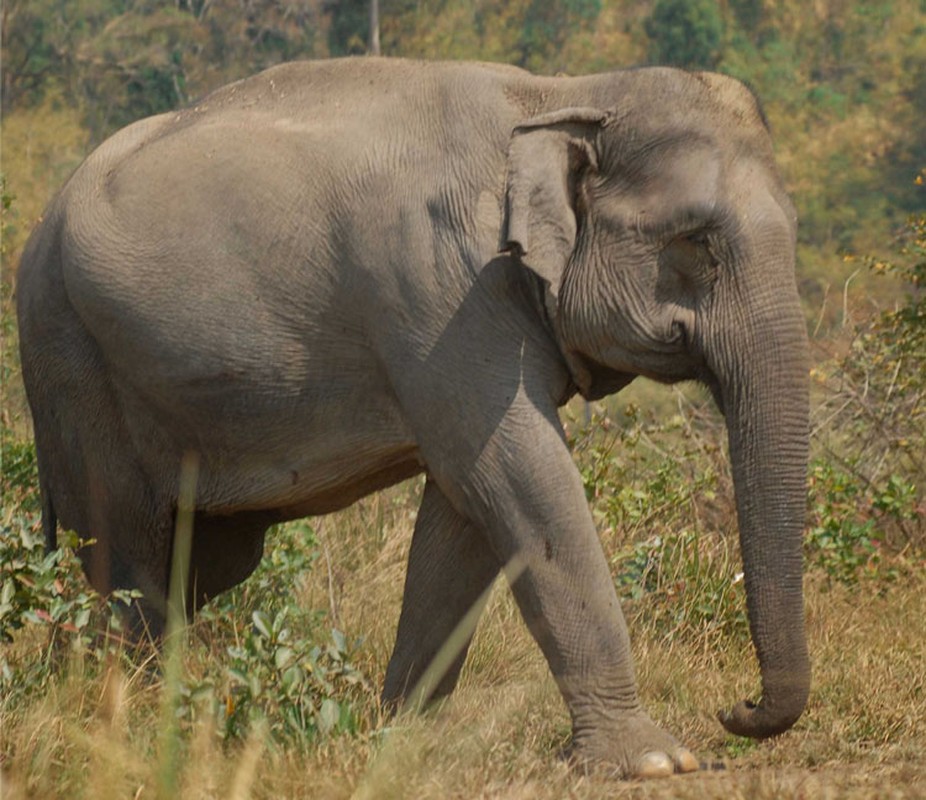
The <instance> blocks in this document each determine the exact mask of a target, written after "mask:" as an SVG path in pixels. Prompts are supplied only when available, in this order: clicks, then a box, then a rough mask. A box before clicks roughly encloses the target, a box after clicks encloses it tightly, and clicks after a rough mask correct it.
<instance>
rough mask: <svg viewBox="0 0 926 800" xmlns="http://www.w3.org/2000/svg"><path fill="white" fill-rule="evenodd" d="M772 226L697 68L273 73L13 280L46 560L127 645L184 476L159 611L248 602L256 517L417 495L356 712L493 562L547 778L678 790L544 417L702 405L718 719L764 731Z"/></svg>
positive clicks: (152, 122)
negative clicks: (733, 606) (172, 576)
mask: <svg viewBox="0 0 926 800" xmlns="http://www.w3.org/2000/svg"><path fill="white" fill-rule="evenodd" d="M795 231H796V216H795V212H794V208H793V206H792V204H791V202H790V201H789V199H788V197H787V195H786V193H785V190H784V188H783V186H782V181H781V178H780V177H779V174H778V172H777V170H776V167H775V164H774V159H773V153H772V146H771V141H770V136H769V132H768V128H767V124H766V123H765V119H764V117H763V115H762V112H761V109H760V108H759V106H758V104H757V102H756V100H755V98H754V96H753V95H752V94H751V93H750V92H749V91H748V90H747V89H746V88H744V87H743V86H742V85H741V84H739V83H738V82H736V81H734V80H732V79H729V78H725V77H722V76H719V75H714V74H709V73H687V72H683V71H679V70H673V69H661V68H652V69H638V70H629V71H617V72H613V73H609V74H602V75H592V76H586V77H556V78H550V77H536V76H533V75H530V74H528V73H526V72H524V71H521V70H519V69H516V68H511V67H504V66H497V65H488V64H469V63H422V62H412V61H401V60H388V59H387V60H379V59H372V58H361V59H347V60H334V61H326V62H318V63H292V64H285V65H281V66H278V67H275V68H273V69H270V70H268V71H266V72H263V73H261V74H259V75H257V76H255V77H252V78H250V79H247V80H243V81H240V82H237V83H233V84H231V85H229V86H226V87H224V88H222V89H219V90H218V91H216V92H214V93H212V94H210V95H209V96H207V97H205V98H204V99H203V100H202V101H201V102H199V103H198V104H196V105H194V106H193V107H190V108H187V109H185V110H182V111H178V112H172V113H168V114H163V115H160V116H156V117H153V118H150V119H146V120H143V121H140V122H138V123H135V124H133V125H131V126H129V127H128V128H126V129H124V130H122V131H121V132H119V133H117V134H116V135H114V136H113V137H112V138H111V139H109V140H108V141H106V142H105V143H104V144H103V145H102V146H100V147H99V148H98V149H97V150H96V151H95V152H94V153H93V154H92V155H91V156H90V157H89V158H88V159H87V160H86V161H85V162H84V163H83V165H82V166H81V167H79V168H78V169H77V171H76V172H75V173H74V175H73V176H72V177H71V178H70V179H69V180H68V182H67V183H66V185H65V186H64V187H63V189H62V190H61V192H60V193H59V195H58V196H57V197H56V199H55V200H54V201H53V202H52V203H51V205H50V207H49V208H48V210H47V212H46V214H45V216H44V218H43V220H42V222H41V224H40V225H39V226H38V227H37V229H36V231H35V232H34V234H33V235H32V237H31V240H30V242H29V244H28V246H27V248H26V250H25V252H24V255H23V258H22V262H21V266H20V270H19V275H18V288H17V294H18V315H19V325H20V340H21V351H22V367H23V377H24V380H25V384H26V389H27V393H28V398H29V403H30V405H31V408H32V413H33V418H34V425H35V437H36V447H37V455H38V464H39V474H40V485H41V490H42V495H43V504H44V514H43V516H44V525H45V531H46V537H47V538H48V540H49V542H50V543H52V544H53V543H54V541H55V531H56V526H57V523H58V521H60V523H61V525H62V526H64V527H65V528H67V529H72V530H74V531H76V532H77V533H78V534H79V535H80V536H81V537H83V538H84V539H93V540H95V544H93V545H92V546H89V547H86V548H84V549H83V550H82V551H81V558H82V560H83V564H84V567H85V570H86V572H87V575H88V577H89V580H90V582H91V583H92V585H93V586H94V587H95V588H96V589H98V590H100V591H103V592H105V591H107V590H110V589H112V588H114V587H134V588H138V589H140V590H141V591H142V592H143V594H144V599H143V600H142V601H141V602H140V605H139V608H138V611H137V613H138V614H139V616H140V618H142V619H144V621H145V623H146V624H147V625H148V626H149V628H150V629H151V630H152V631H154V632H155V633H158V632H159V631H160V629H161V626H162V624H163V620H164V609H165V599H164V598H165V594H166V592H167V587H168V583H169V571H170V566H169V565H170V559H171V543H172V536H173V530H174V522H175V519H174V518H175V513H176V511H175V510H176V507H177V496H178V474H179V465H180V464H181V461H182V459H183V458H184V454H186V453H190V452H193V453H196V454H198V458H199V478H198V484H197V488H196V493H195V509H196V511H195V525H194V531H195V532H194V538H193V544H192V556H191V576H190V588H189V593H190V606H191V608H195V607H197V606H199V605H201V604H202V603H203V602H205V601H206V600H207V599H208V598H210V597H212V596H214V595H215V594H217V593H218V592H222V591H223V590H225V589H228V588H229V587H231V586H234V585H235V584H237V583H239V582H240V581H242V580H244V579H245V578H246V577H247V576H248V575H249V574H250V573H251V571H252V570H253V569H254V567H255V565H256V564H257V563H258V561H259V559H260V557H261V553H262V550H263V542H264V534H265V531H266V529H267V528H268V526H270V525H271V524H273V523H275V522H278V521H282V520H289V519H293V518H298V517H304V516H307V515H318V514H325V513H327V512H331V511H334V510H336V509H340V508H343V507H345V506H347V505H349V504H350V503H352V502H354V501H355V500H357V499H358V498H360V497H363V496H364V495H366V494H369V493H370V492H374V491H376V490H379V489H382V488H384V487H387V486H389V485H391V484H395V483H396V482H398V481H402V480H404V479H406V478H409V477H410V476H413V475H416V474H419V473H422V472H425V473H426V474H427V482H426V486H425V489H424V497H423V501H422V504H421V508H420V510H419V513H418V517H417V522H416V524H415V530H414V535H413V540H412V545H411V552H410V556H409V564H408V573H407V578H406V585H405V591H404V598H403V605H402V612H401V617H400V621H399V625H398V633H397V641H396V644H395V650H394V652H393V654H392V658H391V660H390V662H389V665H388V669H387V673H386V678H385V688H384V693H383V697H384V701H386V702H400V701H401V700H402V699H403V698H405V697H406V696H407V694H408V693H409V691H410V687H412V686H414V685H415V684H416V683H417V681H418V679H419V678H420V677H421V676H422V674H423V673H424V670H425V669H426V667H427V666H428V664H429V663H430V662H431V660H432V658H433V656H434V655H435V653H436V652H437V651H438V650H439V648H440V647H441V645H442V643H443V642H444V641H445V640H446V639H447V637H448V634H449V633H450V632H451V631H452V630H453V629H454V628H455V626H456V625H457V623H458V622H460V620H461V618H462V617H463V616H464V614H466V612H467V611H468V610H469V609H470V608H471V607H472V606H473V605H474V604H475V603H477V602H478V599H479V598H480V595H481V594H482V593H483V591H484V590H485V589H486V587H487V586H488V585H489V584H490V583H491V582H492V581H493V579H494V578H495V577H496V576H497V575H498V573H499V571H500V570H501V569H502V568H503V567H504V566H505V565H506V564H508V563H509V562H511V561H512V559H515V558H516V559H517V561H518V563H519V564H520V565H521V569H520V571H519V574H518V575H517V577H516V578H514V579H513V581H512V591H513V594H514V597H515V599H516V601H517V603H518V606H519V608H520V610H521V613H522V614H523V617H524V619H525V621H526V623H527V625H528V627H529V629H530V631H531V633H532V635H533V636H534V638H535V639H536V641H537V643H538V644H539V646H540V648H541V649H542V651H543V654H544V656H545V657H546V660H547V662H548V664H549V667H550V670H551V672H552V674H553V676H554V678H555V680H556V683H557V686H558V688H559V690H560V691H561V693H562V696H563V698H564V700H565V703H566V705H567V706H568V709H569V712H570V715H571V719H572V727H573V744H572V755H573V758H574V759H575V760H576V761H578V762H580V763H586V764H588V763H597V764H604V765H608V766H610V767H611V768H612V769H613V770H615V771H616V772H619V773H620V774H623V775H661V774H669V773H672V772H673V771H689V770H692V769H695V768H697V762H696V761H695V760H694V757H693V756H692V754H691V753H690V752H689V751H688V750H686V749H684V748H683V747H681V746H680V745H679V744H678V743H677V742H676V740H675V739H674V738H673V737H671V736H670V735H669V734H667V733H665V732H663V731H662V730H661V729H660V728H659V727H657V726H656V725H655V724H654V723H653V722H652V721H651V720H650V718H649V717H648V716H647V714H646V713H645V711H644V710H643V709H642V708H641V705H640V701H639V698H638V694H637V688H636V683H635V677H634V670H633V664H632V660H631V654H630V647H629V644H628V635H627V630H626V626H625V623H624V619H623V617H622V614H621V611H620V607H619V604H618V599H617V596H616V593H615V589H614V584H613V580H612V576H611V575H610V574H609V571H608V565H607V561H606V559H605V557H604V555H603V552H602V548H601V545H600V542H599V540H598V537H597V534H596V530H595V526H594V524H593V521H592V516H591V513H590V511H589V508H588V505H587V502H586V497H585V493H584V491H583V485H582V481H581V479H580V476H579V473H578V471H577V469H576V467H575V466H574V463H573V460H572V457H571V455H570V452H569V450H568V448H567V445H566V442H565V438H564V434H563V429H562V427H561V424H560V420H559V416H558V411H557V409H558V408H559V407H560V406H562V405H563V403H565V402H566V401H567V400H568V399H569V398H570V397H572V396H574V395H575V394H576V393H580V394H581V395H582V396H584V397H585V398H588V399H594V398H600V397H602V396H604V395H607V394H609V393H612V392H615V391H617V390H619V389H620V388H622V387H624V386H625V385H626V384H628V383H629V382H630V381H632V380H633V378H634V377H635V376H638V375H643V376H647V377H649V378H653V379H656V380H658V381H662V382H666V383H671V382H676V381H684V380H695V381H700V382H701V383H703V384H705V385H706V386H707V387H709V388H710V390H711V392H712V394H713V396H714V397H715V399H716V401H717V403H718V405H719V407H720V409H721V410H722V412H723V414H724V416H725V419H726V423H727V428H728V435H729V445H730V457H731V463H732V471H733V476H734V484H735V491H736V498H737V512H738V520H739V527H740V540H741V546H742V555H743V562H744V571H745V576H746V583H745V586H746V592H747V598H748V611H749V622H750V629H751V633H752V638H753V642H754V644H755V649H756V653H757V656H758V660H759V666H760V669H761V675H762V690H761V700H760V701H758V702H755V703H753V702H748V701H746V702H741V703H739V704H738V705H736V706H735V707H734V708H733V709H732V710H731V711H729V712H726V713H723V714H721V715H720V716H721V721H722V722H723V724H724V725H725V726H726V727H727V729H728V730H730V731H732V732H734V733H737V734H741V735H746V736H753V737H757V738H763V737H769V736H774V735H776V734H779V733H781V732H783V731H785V730H787V729H788V728H789V727H790V726H791V725H792V724H793V723H794V722H795V720H797V718H798V717H799V716H800V714H801V712H802V710H803V708H804V706H805V703H806V700H807V695H808V690H809V685H810V667H809V659H808V653H807V647H806V641H805V634H804V620H803V598H802V588H801V536H802V528H803V523H804V513H805V482H806V468H807V467H806V463H807V449H808V347H807V336H806V328H805V324H804V320H803V317H802V313H801V309H800V304H799V299H798V294H797V289H796V282H795V275H794V259H795ZM464 658H465V649H464V652H463V653H461V654H460V656H459V657H458V658H457V659H456V660H455V661H454V663H453V664H452V666H451V667H450V669H449V670H448V671H447V673H446V674H445V675H444V676H443V677H442V678H441V679H440V681H439V682H437V683H436V685H434V686H433V687H431V696H432V697H440V696H443V695H446V694H448V693H449V692H451V691H452V690H453V688H454V685H455V683H456V681H457V677H458V675H459V672H460V669H461V667H462V664H463V659H464Z"/></svg>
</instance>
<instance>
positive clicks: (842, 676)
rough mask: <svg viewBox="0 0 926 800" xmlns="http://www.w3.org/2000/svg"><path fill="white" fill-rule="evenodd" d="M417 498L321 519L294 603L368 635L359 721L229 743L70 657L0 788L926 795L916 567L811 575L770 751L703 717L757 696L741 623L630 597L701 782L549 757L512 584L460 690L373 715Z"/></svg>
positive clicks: (28, 637) (5, 767)
mask: <svg viewBox="0 0 926 800" xmlns="http://www.w3.org/2000/svg"><path fill="white" fill-rule="evenodd" d="M419 494H420V481H413V482H410V483H409V484H406V485H404V486H401V487H397V488H395V489H393V490H390V491H389V492H386V493H383V494H381V495H379V496H374V497H371V498H367V499H366V500H364V501H362V502H361V503H359V504H357V505H356V506H354V507H353V508H351V509H348V510H347V511H344V512H342V513H340V514H337V515H333V516H330V517H327V518H325V519H324V520H317V521H315V523H316V527H315V530H316V537H317V541H318V544H317V550H318V553H319V555H318V559H317V561H316V562H315V564H314V567H313V568H312V569H310V570H308V571H307V572H306V573H305V575H304V576H302V577H301V578H300V583H299V586H298V591H297V592H296V595H297V600H298V602H299V603H300V604H302V605H304V606H305V607H307V608H315V609H325V610H326V617H325V622H324V624H325V625H327V626H331V627H338V628H339V629H340V630H342V631H344V633H345V634H346V636H347V638H348V639H351V640H353V639H356V638H357V637H361V636H362V637H364V638H363V641H362V644H360V646H359V647H358V648H357V649H355V650H354V651H353V653H352V660H353V663H354V665H355V666H356V667H358V668H359V670H360V671H361V672H362V673H364V674H365V675H366V676H367V677H368V679H369V680H368V684H363V685H361V686H360V687H359V688H356V689H355V691H354V700H353V702H354V705H355V708H356V709H357V710H358V714H359V722H358V724H357V726H356V732H355V733H353V734H351V735H337V736H331V737H327V738H324V737H323V738H322V739H321V740H320V741H317V742H313V743H310V744H304V745H302V746H287V745H281V744H279V743H274V742H273V740H272V738H271V737H270V736H269V735H268V734H267V730H266V727H265V726H263V725H261V724H260V723H258V724H255V725H252V726H251V727H250V730H249V732H247V733H246V734H245V735H243V736H241V737H238V738H236V739H233V740H228V739H226V740H223V739H222V737H221V736H219V735H218V731H217V730H216V723H215V721H214V717H212V716H210V715H203V716H202V717H200V718H198V719H193V720H192V721H190V720H187V721H186V722H185V723H184V725H183V726H182V727H181V728H176V726H175V727H171V725H172V723H171V722H170V720H169V718H168V717H165V714H164V711H163V708H164V702H165V701H164V696H165V682H166V680H167V679H166V678H165V677H164V676H165V672H164V671H163V670H162V671H157V670H153V669H152V668H151V665H150V663H148V664H145V663H139V660H138V659H137V658H136V659H135V661H133V662H130V661H127V660H126V659H122V660H119V659H113V660H112V661H111V662H110V666H109V668H108V669H106V668H99V665H97V667H98V668H93V667H92V666H88V665H87V662H86V659H85V660H84V662H83V665H82V662H81V660H80V659H74V658H72V659H71V661H70V662H69V663H64V664H63V665H61V666H59V667H57V668H56V669H57V670H58V671H59V675H58V677H57V678H56V679H55V680H52V681H49V682H48V688H47V689H46V690H44V691H43V692H42V693H40V694H39V695H38V696H34V697H32V698H30V699H29V700H27V701H19V702H15V703H13V702H7V701H6V700H4V702H3V703H2V704H0V759H2V760H0V781H2V782H0V796H2V798H3V800H21V799H22V798H69V800H70V799H71V798H82V797H86V798H93V799H94V800H107V799H108V798H161V797H170V796H176V797H183V798H249V797H250V798H283V797H285V798H348V797H356V798H479V797H491V798H564V797H569V798H598V797H608V798H613V797H628V798H724V800H727V799H728V798H749V799H750V800H762V799H763V798H767V799H771V798H781V797H794V798H866V800H867V798H920V797H926V674H924V673H926V670H924V654H926V571H924V569H923V567H922V563H916V562H915V561H909V560H908V561H906V562H903V568H902V569H901V570H900V572H899V574H898V576H897V577H896V578H895V579H894V580H893V581H892V582H889V583H885V582H883V581H878V580H875V579H865V578H862V579H860V580H859V581H858V582H855V583H851V584H844V583H842V582H840V581H834V580H831V578H830V577H829V576H827V575H826V574H824V573H822V572H821V571H819V570H812V571H809V572H808V577H807V581H806V590H807V620H808V632H809V638H810V644H811V651H812V656H813V663H814V688H813V694H812V697H811V701H810V706H809V708H808V710H807V712H806V713H805V715H804V716H803V717H802V718H801V720H800V721H799V723H798V724H797V726H796V727H795V728H794V729H793V730H792V731H791V732H789V733H788V734H786V735H784V736H782V737H780V738H779V739H776V740H774V741H770V742H765V743H754V742H750V741H747V740H743V739H737V738H735V737H732V736H729V735H727V734H726V733H725V732H724V731H723V729H722V728H721V726H720V724H719V723H718V722H717V721H716V719H715V714H716V712H717V711H718V710H719V709H721V708H727V707H729V706H730V705H731V704H732V703H733V702H734V701H736V700H738V699H741V698H743V697H752V696H754V695H755V692H756V689H757V686H758V676H757V667H756V665H755V658H754V654H753V651H752V647H751V644H750V642H749V639H748V636H745V635H744V634H742V631H740V633H739V634H738V633H737V632H736V630H737V629H736V627H735V626H734V629H733V633H724V632H723V631H720V632H718V630H716V629H715V628H713V627H712V626H711V625H710V624H708V623H703V621H702V624H698V623H690V622H689V621H687V620H685V619H681V620H680V621H679V622H678V624H677V625H669V626H668V627H667V626H666V624H665V620H666V618H665V615H662V616H660V615H659V614H654V611H653V602H654V601H652V600H651V599H648V596H646V595H644V596H642V597H640V598H639V599H634V600H631V601H629V602H626V603H625V612H626V614H627V617H628V621H629V624H630V627H631V635H632V640H633V646H634V650H635V655H636V663H637V668H638V677H639V681H640V686H641V693H642V697H643V699H644V702H645V704H646V706H647V707H648V708H649V709H650V711H651V713H652V714H653V716H654V717H655V719H657V720H658V721H659V722H660V723H662V724H663V725H665V726H666V727H667V728H668V729H670V730H672V731H674V732H676V734H677V735H678V736H679V737H680V738H681V739H682V740H683V741H684V742H685V743H687V744H688V745H689V746H691V748H692V749H693V750H694V751H695V752H696V753H697V754H698V755H699V757H701V758H702V759H703V761H704V762H705V763H706V764H708V765H710V766H711V769H708V770H707V771H704V772H701V773H698V774H695V775H691V776H684V777H676V778H673V779H669V780H663V781H654V782H621V781H615V780H611V779H609V778H608V777H607V776H604V775H598V774H591V775H585V774H580V773H579V772H577V771H576V770H572V769H570V768H568V767H567V765H566V764H565V763H564V762H563V761H562V760H561V759H559V758H558V757H557V752H558V751H559V750H560V749H561V748H562V747H563V746H564V745H565V744H566V742H567V740H568V734H569V726H568V717H567V714H566V711H565V708H564V706H563V704H562V702H561V700H560V698H559V696H558V694H557V691H556V689H555V687H554V685H553V682H552V679H551V678H550V676H549V673H548V671H547V667H546V665H545V663H544V661H543V659H542V657H541V655H540V653H539V650H538V648H537V647H536V645H535V644H534V643H533V641H532V640H531V638H530V636H529V635H528V633H527V631H526V629H525V627H524V625H523V623H522V622H521V620H520V617H519V615H518V613H517V609H516V608H515V606H514V603H513V601H512V599H511V596H510V593H509V592H508V589H507V587H505V586H504V585H503V584H498V585H496V587H495V589H494V591H493V594H492V597H491V600H490V602H489V605H488V608H487V610H486V613H485V615H484V616H483V618H482V621H481V623H480V626H479V628H478V631H477V635H476V638H475V642H474V644H473V647H472V650H471V652H470V657H469V660H468V662H467V666H466V668H465V670H464V673H463V676H462V679H461V684H460V686H459V689H458V691H457V692H456V694H455V695H454V696H453V698H452V699H450V700H449V701H446V702H445V703H444V704H443V705H442V706H441V707H439V708H435V709H431V710H429V711H428V712H426V713H425V714H423V715H420V716H404V717H400V718H398V719H393V720H388V719H384V718H383V717H382V716H381V714H380V712H379V709H378V704H377V698H376V687H377V686H379V685H381V682H382V677H383V674H384V671H385V666H386V663H387V660H388V657H389V653H390V647H391V644H392V640H393V636H394V631H395V626H396V623H397V620H398V613H399V606H400V600H401V592H402V583H403V579H404V570H405V559H406V556H407V549H408V546H409V540H410V535H411V530H412V526H413V522H414V514H415V508H416V501H417V498H418V496H419ZM598 502H599V504H600V503H601V502H602V500H601V499H599V501H598ZM724 502H725V501H724V500H723V499H722V498H721V499H720V500H718V501H717V503H719V505H720V510H719V511H718V510H717V509H714V511H713V512H712V513H714V514H715V515H717V516H718V519H720V520H721V528H722V530H721V531H720V532H719V533H718V532H716V531H714V532H710V531H707V532H705V533H704V534H703V535H702V536H701V538H700V540H699V541H702V542H704V544H703V547H702V545H701V544H699V545H696V547H698V548H699V552H702V553H703V554H704V557H705V558H707V557H708V556H710V557H711V558H714V559H715V560H716V561H718V562H723V564H724V568H725V569H727V568H728V569H729V570H735V569H737V566H736V565H737V564H738V561H737V554H736V547H735V544H734V543H733V539H734V538H735V537H734V536H733V528H732V526H731V524H730V522H729V519H727V520H726V522H723V521H722V520H723V519H724V518H725V517H724V514H723V513H722V512H723V511H724V509H725V508H726V506H725V505H724ZM645 523H646V520H645V519H644V520H642V521H641V524H645ZM711 525H713V523H710V524H707V525H706V526H705V527H706V528H710V527H711ZM602 527H603V530H602V539H603V543H604V546H605V550H606V552H607V553H609V554H611V555H613V554H617V553H619V552H622V551H626V547H627V545H628V541H627V532H626V531H620V530H617V529H616V528H614V527H611V526H608V525H603V526H602ZM724 528H725V529H724ZM705 548H706V549H705ZM708 551H711V552H708ZM727 560H729V563H728V564H727ZM734 583H735V580H734ZM739 587H740V588H739V590H738V591H740V593H741V584H739ZM664 588H665V587H663V589H664ZM669 595H671V591H670V592H669ZM669 595H666V593H665V591H663V592H662V594H657V595H655V596H657V597H661V598H663V600H665V598H666V597H667V596H669ZM736 602H741V598H739V599H737V600H736ZM47 636H48V634H47V628H38V627H36V628H34V629H29V628H27V629H26V630H23V631H21V632H20V635H18V636H17V637H16V638H15V639H14V641H13V643H12V644H7V645H3V648H4V649H5V652H4V654H3V655H4V656H5V658H6V662H7V663H9V664H15V663H21V662H23V661H27V660H29V659H36V658H41V657H43V656H42V654H43V653H47V651H48V650H47V649H48V638H47ZM222 657H223V652H222V651H221V649H220V648H219V646H218V644H216V642H214V641H213V640H212V638H211V633H210V627H209V624H208V623H205V622H202V621H199V620H197V621H195V622H194V624H193V627H192V629H191V630H189V631H188V632H187V635H186V637H185V645H184V647H183V649H182V672H183V674H184V675H185V676H187V677H189V676H193V677H195V676H197V675H200V674H203V673H204V672H205V671H206V670H207V668H208V667H209V664H210V663H211V662H214V661H215V660H221V659H222ZM59 660H60V657H59ZM66 660H67V659H65V661H66ZM168 674H169V672H168ZM165 720H167V721H166V722H165ZM165 731H166V735H165ZM165 772H169V773H170V774H165Z"/></svg>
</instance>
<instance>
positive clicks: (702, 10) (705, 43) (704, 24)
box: [644, 0, 723, 69]
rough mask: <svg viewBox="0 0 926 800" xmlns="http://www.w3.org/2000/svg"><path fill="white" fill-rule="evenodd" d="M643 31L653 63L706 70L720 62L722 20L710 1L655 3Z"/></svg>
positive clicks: (666, 0)
mask: <svg viewBox="0 0 926 800" xmlns="http://www.w3.org/2000/svg"><path fill="white" fill-rule="evenodd" d="M644 28H645V30H646V35H647V36H648V37H649V38H650V51H649V55H650V61H651V62H652V63H654V64H671V65H674V66H678V67H692V68H700V69H709V68H711V67H714V66H715V65H716V64H717V62H718V61H719V60H720V48H721V42H722V39H723V19H722V17H721V16H720V11H719V9H718V8H717V4H716V3H715V2H714V0H656V5H655V6H653V13H652V14H651V15H650V16H649V17H647V19H646V23H645V25H644Z"/></svg>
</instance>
